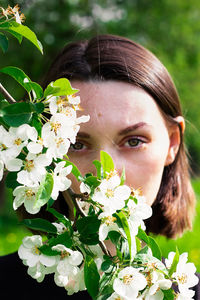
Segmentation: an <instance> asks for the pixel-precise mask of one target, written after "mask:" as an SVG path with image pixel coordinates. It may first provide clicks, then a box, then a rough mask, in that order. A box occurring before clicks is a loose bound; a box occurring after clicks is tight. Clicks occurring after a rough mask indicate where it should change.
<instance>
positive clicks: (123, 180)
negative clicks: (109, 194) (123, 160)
mask: <svg viewBox="0 0 200 300" xmlns="http://www.w3.org/2000/svg"><path fill="white" fill-rule="evenodd" d="M125 180H126V174H125V168H123V171H122V175H121V180H120V185H123V184H124V182H125Z"/></svg>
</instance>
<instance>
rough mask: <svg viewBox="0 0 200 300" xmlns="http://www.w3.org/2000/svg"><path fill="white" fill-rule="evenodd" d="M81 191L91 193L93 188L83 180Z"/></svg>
mask: <svg viewBox="0 0 200 300" xmlns="http://www.w3.org/2000/svg"><path fill="white" fill-rule="evenodd" d="M80 192H81V193H83V194H84V193H88V194H90V193H91V189H90V187H89V186H88V185H87V184H85V183H84V182H81V184H80Z"/></svg>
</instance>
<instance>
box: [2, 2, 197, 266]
mask: <svg viewBox="0 0 200 300" xmlns="http://www.w3.org/2000/svg"><path fill="white" fill-rule="evenodd" d="M17 3H18V4H19V5H20V7H21V10H22V12H23V13H24V14H25V15H26V23H25V24H27V25H28V26H29V27H30V28H31V29H32V30H33V31H34V32H35V33H36V34H37V36H38V38H39V40H40V41H41V42H42V43H43V46H44V56H42V55H40V54H39V52H38V51H37V50H36V49H34V48H33V47H32V45H31V44H30V42H28V41H26V40H24V41H23V42H22V43H23V47H20V46H19V45H18V43H17V41H15V40H13V39H11V40H10V44H9V51H8V53H6V54H3V53H0V67H4V66H8V65H13V66H16V67H20V68H21V69H23V70H24V72H25V73H27V74H28V75H29V77H30V78H31V79H32V80H33V81H40V82H41V81H42V78H43V76H44V74H45V73H46V71H47V69H48V67H49V65H50V63H51V61H52V59H53V58H54V57H55V55H56V54H57V53H58V52H59V50H60V49H61V48H62V47H63V46H64V45H65V44H67V43H68V42H72V41H76V40H80V39H85V38H90V37H91V36H94V35H96V34H103V33H109V34H117V35H122V36H126V37H128V38H130V39H133V40H135V41H136V42H139V43H141V44H142V45H143V46H145V47H147V48H148V49H149V50H151V51H152V52H153V53H154V54H155V55H157V56H158V58H159V59H160V60H161V61H162V62H163V63H164V65H165V66H166V67H167V69H168V70H169V72H170V74H171V75H172V78H173V79H174V81H175V84H176V86H177V89H178V92H179V95H180V98H181V102H182V107H183V113H184V116H185V118H186V121H187V122H186V145H187V148H188V151H189V155H190V163H191V166H192V170H193V175H195V176H198V175H199V174H200V132H199V128H200V118H199V103H200V99H199V97H200V96H199V95H200V1H199V0H190V1H186V0H107V1H106V0H102V1H93V0H56V1H55V0H48V1H46V0H18V1H6V0H0V6H3V7H5V8H6V7H7V5H8V4H9V5H10V6H14V5H15V4H17ZM7 79H8V78H7V76H6V75H3V74H1V75H0V80H1V82H2V83H3V84H4V85H5V87H6V88H7V89H8V90H9V92H10V93H11V94H12V95H13V96H14V97H16V98H18V99H20V97H23V90H22V89H20V88H19V86H17V85H16V84H15V82H14V81H13V82H12V81H10V80H9V81H8V80H7ZM0 97H1V96H0ZM193 185H194V187H195V191H196V193H197V195H199V194H200V191H199V181H198V180H195V181H193ZM1 197H2V196H1ZM0 205H1V206H0V210H1V211H2V208H3V207H4V205H3V204H1V201H0ZM199 210H200V205H199V200H198V205H197V213H198V212H199V214H197V217H196V221H195V224H194V231H193V232H192V233H186V234H185V235H184V236H183V238H182V239H178V240H177V241H176V242H175V241H168V240H166V239H164V238H162V237H158V239H159V243H161V247H162V246H163V247H162V248H163V249H164V251H166V253H167V252H168V251H169V249H172V248H173V249H174V247H175V244H176V243H177V244H178V246H180V252H183V251H188V252H189V255H190V259H191V260H192V261H193V262H195V263H196V265H197V267H198V270H199V271H200V265H199V256H200V247H199V245H198V234H199V228H200V218H199V216H198V215H200V211H199ZM11 211H12V206H11V204H7V205H6V206H5V209H4V213H3V214H2V213H1V216H0V255H2V254H6V253H10V252H12V251H15V250H16V249H17V247H18V246H19V244H20V243H21V238H22V237H23V236H24V235H25V234H27V231H24V230H25V229H23V228H21V227H20V229H19V227H18V226H16V223H17V219H16V216H15V215H14V214H12V213H11ZM164 254H165V253H164Z"/></svg>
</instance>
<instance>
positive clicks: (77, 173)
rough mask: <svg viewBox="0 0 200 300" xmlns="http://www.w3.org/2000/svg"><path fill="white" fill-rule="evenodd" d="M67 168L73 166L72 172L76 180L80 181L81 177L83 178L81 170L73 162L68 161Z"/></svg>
mask: <svg viewBox="0 0 200 300" xmlns="http://www.w3.org/2000/svg"><path fill="white" fill-rule="evenodd" d="M67 166H72V171H71V173H72V174H73V175H74V176H75V177H76V179H77V180H78V181H79V180H80V177H82V175H81V172H80V171H79V169H78V168H77V166H76V165H75V164H74V163H72V162H71V161H66V163H65V167H67Z"/></svg>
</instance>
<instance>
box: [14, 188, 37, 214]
mask: <svg viewBox="0 0 200 300" xmlns="http://www.w3.org/2000/svg"><path fill="white" fill-rule="evenodd" d="M37 191H38V187H27V186H18V187H16V188H15V189H14V191H13V196H14V197H15V198H14V201H13V208H14V210H16V209H17V208H18V207H19V206H21V205H22V204H23V203H24V206H25V208H26V211H27V212H29V213H30V214H36V213H38V212H39V210H40V207H36V206H35V200H36V194H37Z"/></svg>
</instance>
